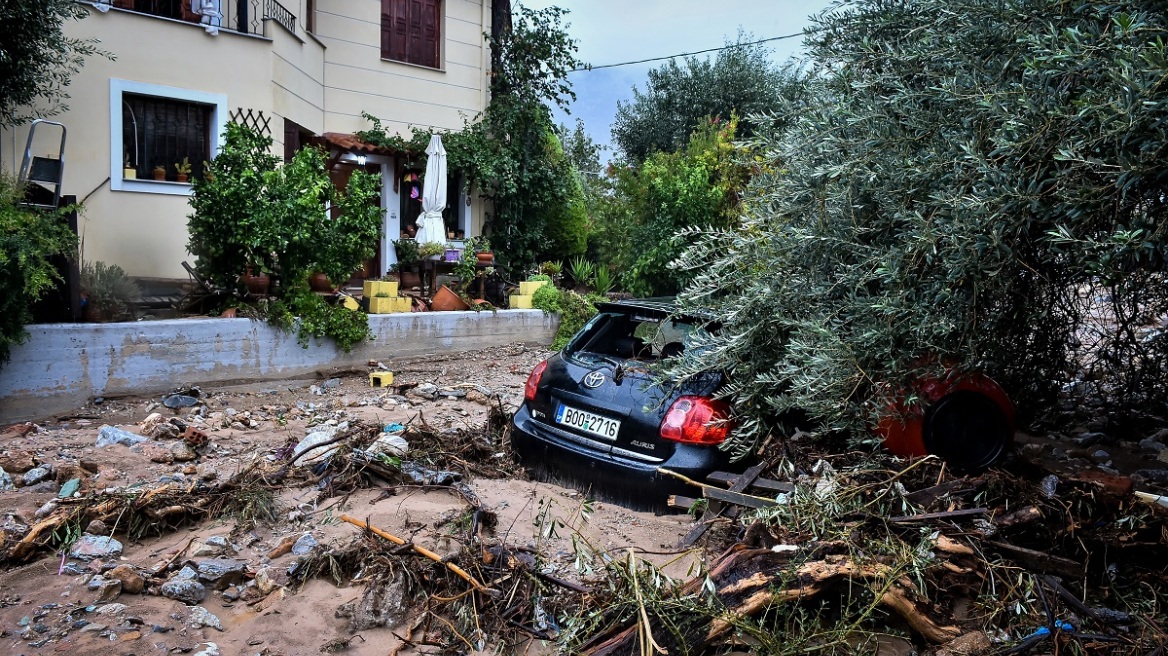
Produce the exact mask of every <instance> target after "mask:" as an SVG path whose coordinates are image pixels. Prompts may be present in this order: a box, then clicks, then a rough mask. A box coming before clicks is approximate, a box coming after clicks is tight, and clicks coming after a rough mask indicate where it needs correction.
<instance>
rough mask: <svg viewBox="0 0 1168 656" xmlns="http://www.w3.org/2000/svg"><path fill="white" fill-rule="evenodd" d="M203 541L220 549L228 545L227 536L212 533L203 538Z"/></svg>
mask: <svg viewBox="0 0 1168 656" xmlns="http://www.w3.org/2000/svg"><path fill="white" fill-rule="evenodd" d="M203 543H204V544H207V545H209V546H212V547H218V548H220V549H226V548H227V547H228V542H227V538H225V537H223V536H222V535H212V536H211V537H209V538H207V539H206V540H203Z"/></svg>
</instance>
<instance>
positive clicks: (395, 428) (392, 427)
mask: <svg viewBox="0 0 1168 656" xmlns="http://www.w3.org/2000/svg"><path fill="white" fill-rule="evenodd" d="M405 429H406V427H405V426H404V425H402V424H398V423H392V424H386V425H385V428H383V429H381V432H383V433H400V432H402V431H404V430H405Z"/></svg>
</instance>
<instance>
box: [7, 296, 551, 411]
mask: <svg viewBox="0 0 1168 656" xmlns="http://www.w3.org/2000/svg"><path fill="white" fill-rule="evenodd" d="M369 326H370V328H371V329H372V330H373V333H374V335H375V336H376V337H375V338H374V339H373V340H371V341H369V342H365V343H363V344H360V345H358V346H356V347H355V348H354V349H353V350H352V351H351V352H349V353H344V352H342V351H341V350H340V349H338V348H337V347H336V345H335V344H334V343H333V342H332V341H331V340H323V341H314V342H312V343H311V345H310V346H309V348H307V349H305V348H301V346H300V345H299V344H298V343H297V342H296V336H295V335H294V334H292V333H289V332H285V331H281V330H278V329H276V328H273V327H272V326H270V325H268V324H267V323H265V322H261V321H252V320H250V319H175V320H170V321H142V322H136V323H109V324H46V325H36V326H29V333H30V334H31V338H30V339H29V341H28V342H27V343H25V344H22V345H20V346H17V347H16V348H14V349H13V350H12V360H11V361H9V362H8V363H7V364H5V365H3V366H2V367H0V422H13V421H21V420H26V419H33V418H37V417H45V416H49V415H52V414H57V413H60V412H63V411H67V410H70V409H72V408H76V407H78V406H80V405H83V404H84V403H85V402H86V401H88V400H89V399H90V398H92V397H94V396H119V395H130V394H134V395H139V394H141V395H148V394H156V393H159V392H165V391H169V390H171V389H173V388H175V387H178V386H180V385H203V384H211V383H228V382H243V381H263V380H278V379H282V378H296V377H308V376H313V375H316V374H317V373H318V372H326V373H327V372H329V371H336V370H345V369H353V368H360V367H363V366H364V365H365V363H366V362H368V361H369V360H379V361H381V362H384V363H386V364H387V365H388V364H391V363H392V362H393V361H394V360H395V359H400V358H412V357H419V356H426V355H432V354H437V353H449V352H451V351H456V352H457V351H470V350H474V349H480V348H485V347H488V346H497V345H502V344H510V343H514V342H526V343H531V344H540V345H546V344H549V343H550V342H551V340H552V336H553V334H554V333H555V328H556V320H555V319H554V318H552V317H547V316H545V315H544V313H543V312H541V311H538V310H508V311H503V312H497V313H492V312H426V313H412V314H382V315H371V316H370V317H369ZM391 366H392V365H391Z"/></svg>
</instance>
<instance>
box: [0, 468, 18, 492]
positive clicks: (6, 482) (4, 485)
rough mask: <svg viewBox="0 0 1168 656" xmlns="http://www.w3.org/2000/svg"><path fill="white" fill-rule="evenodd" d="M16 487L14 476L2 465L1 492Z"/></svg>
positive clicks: (0, 469)
mask: <svg viewBox="0 0 1168 656" xmlns="http://www.w3.org/2000/svg"><path fill="white" fill-rule="evenodd" d="M15 488H16V486H15V485H14V484H13V483H12V476H10V475H9V474H8V472H6V471H4V468H3V467H0V492H8V491H9V490H13V489H15Z"/></svg>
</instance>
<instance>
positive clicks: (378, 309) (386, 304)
mask: <svg viewBox="0 0 1168 656" xmlns="http://www.w3.org/2000/svg"><path fill="white" fill-rule="evenodd" d="M395 284H396V283H395ZM409 311H410V299H408V298H402V297H400V296H390V297H388V298H387V297H385V296H373V297H371V298H370V299H369V314H393V313H395V312H409Z"/></svg>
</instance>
